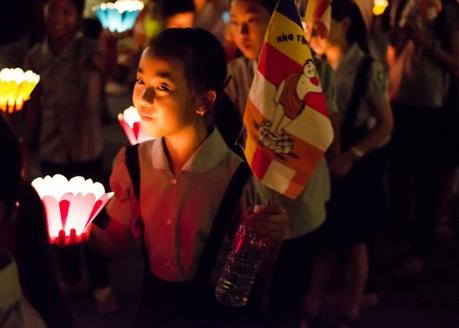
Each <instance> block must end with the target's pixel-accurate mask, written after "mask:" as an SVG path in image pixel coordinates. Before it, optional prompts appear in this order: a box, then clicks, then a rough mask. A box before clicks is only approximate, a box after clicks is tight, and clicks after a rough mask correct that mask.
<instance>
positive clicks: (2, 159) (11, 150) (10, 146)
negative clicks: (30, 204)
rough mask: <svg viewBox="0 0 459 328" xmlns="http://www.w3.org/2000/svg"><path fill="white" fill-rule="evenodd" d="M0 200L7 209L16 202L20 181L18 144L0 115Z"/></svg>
mask: <svg viewBox="0 0 459 328" xmlns="http://www.w3.org/2000/svg"><path fill="white" fill-rule="evenodd" d="M0 140H1V145H2V146H1V147H0V167H1V169H0V200H1V201H3V202H5V204H6V206H7V209H10V208H12V207H13V206H14V202H15V201H16V200H17V195H18V190H19V185H20V181H21V169H22V158H21V152H20V148H19V143H18V140H17V138H16V136H15V135H14V133H13V131H12V129H11V127H10V125H9V123H8V122H7V121H6V120H5V119H4V118H3V117H2V116H1V115H0Z"/></svg>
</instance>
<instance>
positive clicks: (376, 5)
mask: <svg viewBox="0 0 459 328" xmlns="http://www.w3.org/2000/svg"><path fill="white" fill-rule="evenodd" d="M387 6H389V1H388V0H374V2H373V15H375V16H380V15H382V14H383V13H384V11H385V10H386V8H387Z"/></svg>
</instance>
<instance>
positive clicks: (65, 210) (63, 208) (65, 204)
mask: <svg viewBox="0 0 459 328" xmlns="http://www.w3.org/2000/svg"><path fill="white" fill-rule="evenodd" d="M69 206H70V202H69V201H68V200H66V199H64V200H61V201H60V202H59V210H60V212H61V221H62V226H63V227H65V223H66V222H67V216H68V214H69Z"/></svg>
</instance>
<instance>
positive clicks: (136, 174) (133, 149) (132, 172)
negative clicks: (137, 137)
mask: <svg viewBox="0 0 459 328" xmlns="http://www.w3.org/2000/svg"><path fill="white" fill-rule="evenodd" d="M138 150H139V144H136V145H130V146H127V147H126V157H125V164H126V167H127V170H128V172H129V177H130V178H131V182H132V187H133V189H134V193H135V196H136V197H137V200H138V201H140V164H139V152H138Z"/></svg>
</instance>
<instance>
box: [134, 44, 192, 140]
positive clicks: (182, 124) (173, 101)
mask: <svg viewBox="0 0 459 328" xmlns="http://www.w3.org/2000/svg"><path fill="white" fill-rule="evenodd" d="M194 98H195V97H194V96H193V94H192V93H191V92H190V87H189V85H188V81H187V79H186V76H185V67H184V65H183V63H181V62H180V61H178V60H174V59H167V60H166V59H162V58H157V57H155V56H154V54H153V53H152V52H151V51H149V50H148V49H146V50H145V51H144V52H143V54H142V57H141V58H140V62H139V67H138V70H137V80H136V83H135V86H134V91H133V93H132V101H133V104H134V106H135V108H137V110H138V112H139V115H140V117H141V125H142V129H143V131H144V132H145V133H146V134H148V135H150V136H152V137H167V136H171V135H175V134H178V133H180V132H181V131H183V130H185V129H187V128H193V127H194V125H195V124H196V122H197V119H198V118H197V117H198V116H197V115H196V111H195V110H196V107H197V106H196V105H195V99H194Z"/></svg>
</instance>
